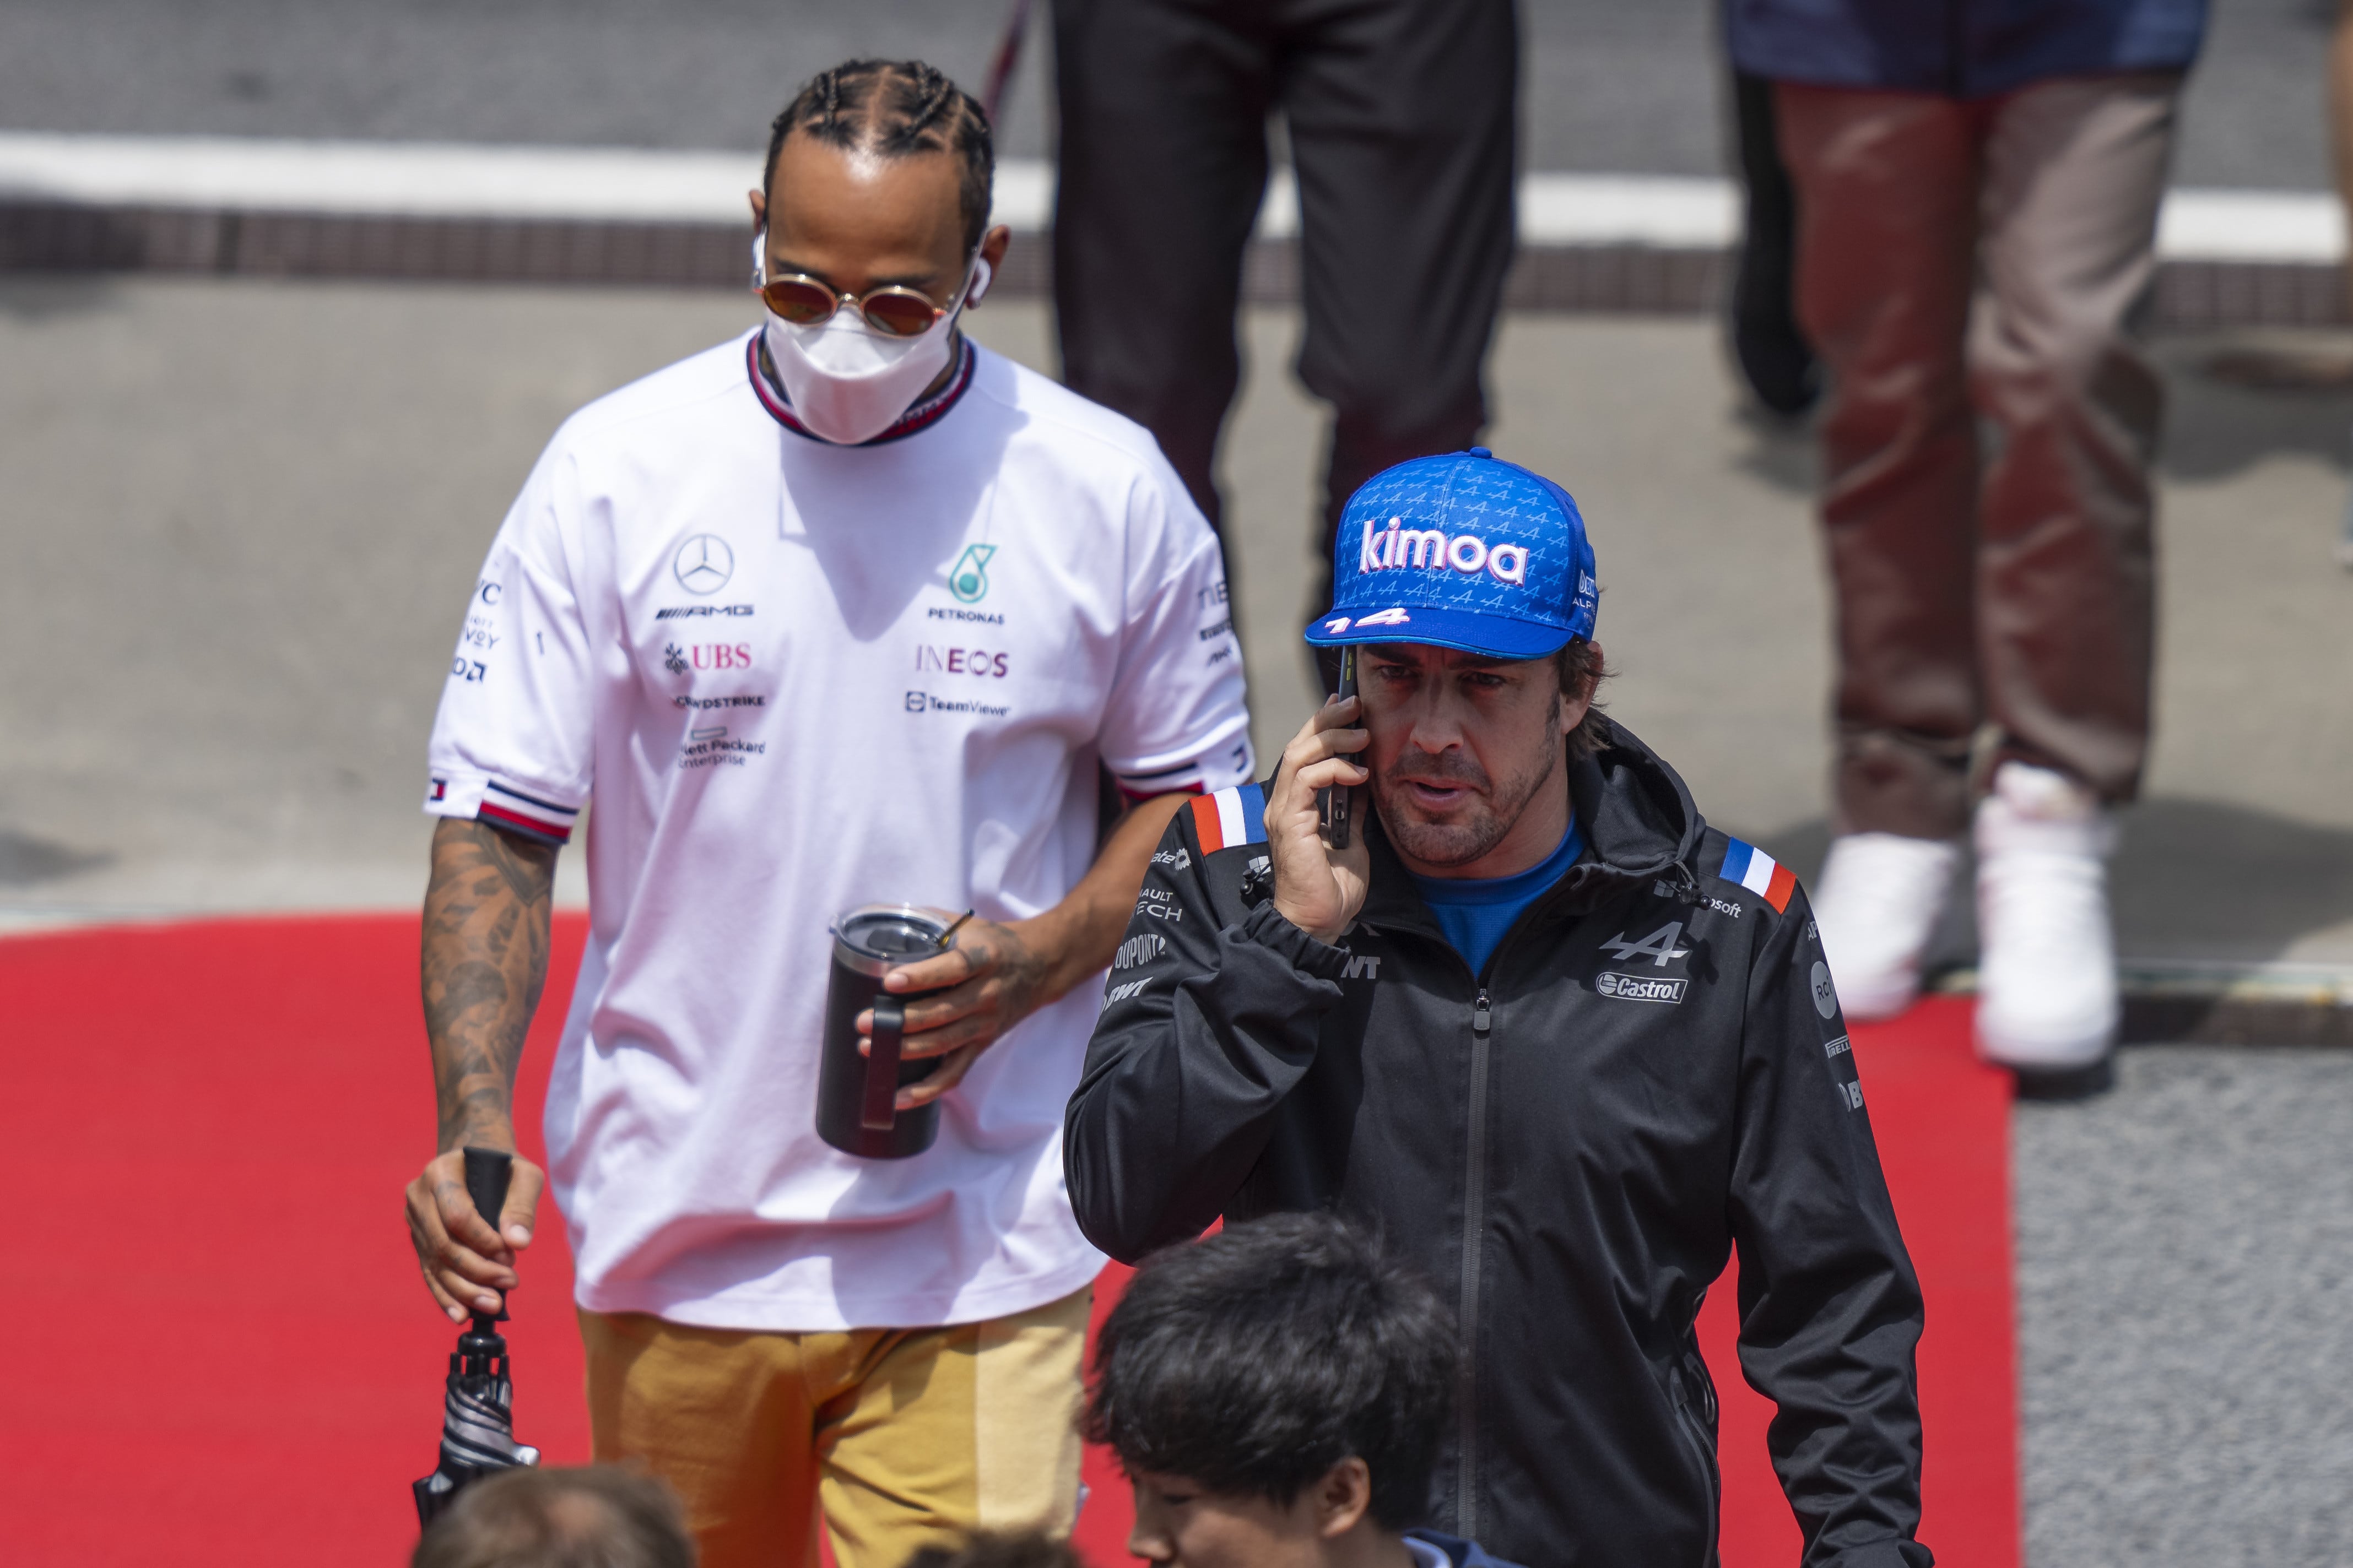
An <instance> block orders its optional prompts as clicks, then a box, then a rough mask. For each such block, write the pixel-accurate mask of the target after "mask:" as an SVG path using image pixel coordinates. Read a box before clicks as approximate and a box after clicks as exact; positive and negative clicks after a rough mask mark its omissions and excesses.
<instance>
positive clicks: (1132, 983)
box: [1063, 447, 1931, 1568]
mask: <svg viewBox="0 0 2353 1568" xmlns="http://www.w3.org/2000/svg"><path fill="white" fill-rule="evenodd" d="M1334 568H1335V581H1336V591H1335V600H1336V602H1335V604H1334V605H1333V606H1332V609H1331V612H1330V613H1329V614H1328V615H1327V616H1324V618H1322V619H1321V620H1319V621H1317V622H1316V623H1315V624H1314V626H1312V627H1311V628H1310V629H1309V631H1308V633H1307V637H1308V640H1309V641H1310V642H1311V643H1314V644H1317V645H1319V646H1325V647H1342V648H1345V649H1348V650H1351V651H1352V652H1353V653H1354V654H1355V656H1356V658H1357V659H1358V660H1359V661H1360V687H1361V694H1360V695H1359V696H1356V697H1342V698H1339V699H1336V700H1333V701H1331V702H1329V703H1327V704H1326V705H1325V706H1324V709H1323V710H1321V711H1320V712H1318V713H1317V714H1315V715H1314V717H1313V718H1312V719H1310V720H1309V721H1308V722H1307V723H1306V724H1305V725H1304V726H1303V727H1302V729H1301V730H1300V731H1299V733H1298V735H1297V736H1296V737H1295V738H1294V739H1293V741H1292V742H1291V745H1290V747H1289V748H1288V749H1287V750H1286V751H1285V752H1284V753H1283V758H1282V764H1281V766H1280V767H1279V768H1278V769H1277V771H1276V773H1275V775H1274V777H1273V778H1272V779H1271V780H1270V781H1268V782H1267V783H1265V784H1246V785H1243V786H1241V787H1240V788H1238V789H1229V790H1221V791H1219V792H1218V793H1217V794H1216V795H1205V796H1203V797H1201V798H1199V799H1198V800H1196V801H1195V802H1194V803H1193V805H1191V806H1190V807H1189V808H1187V809H1186V810H1183V811H1180V812H1179V813H1178V814H1177V816H1176V821H1175V823H1174V825H1173V826H1171V827H1170V828H1169V830H1168V833H1167V835H1166V837H1164V838H1163V839H1162V840H1161V844H1160V850H1159V853H1158V854H1156V855H1155V856H1154V858H1153V865H1152V868H1151V870H1150V872H1149V873H1148V874H1147V876H1146V878H1145V884H1144V889H1143V897H1142V898H1141V899H1140V900H1138V902H1137V905H1136V912H1135V916H1134V920H1133V921H1131V922H1130V924H1129V926H1128V930H1127V935H1126V941H1125V942H1124V944H1123V945H1122V946H1121V948H1120V950H1119V954H1118V958H1117V960H1116V965H1115V967H1114V969H1113V973H1112V975H1111V979H1110V983H1109V986H1108V989H1107V991H1106V993H1105V999H1104V1007H1103V1016H1102V1017H1101V1019H1100V1020H1099V1021H1098V1022H1097V1024H1096V1026H1095V1034H1094V1039H1093V1041H1092V1044H1091V1046H1090V1047H1089V1049H1088V1054H1087V1068H1086V1073H1085V1076H1084V1078H1083V1079H1082V1081H1081V1083H1080V1086H1079V1089H1078V1091H1077V1093H1076V1094H1075V1095H1074V1096H1072V1098H1071V1106H1070V1110H1069V1112H1068V1114H1067V1116H1066V1117H1065V1120H1064V1126H1063V1158H1064V1168H1065V1171H1066V1173H1067V1174H1068V1178H1069V1185H1070V1192H1071V1203H1072V1205H1073V1207H1074V1208H1075V1209H1076V1211H1077V1214H1078V1218H1079V1224H1080V1226H1081V1228H1082V1229H1083V1230H1084V1231H1085V1232H1086V1233H1087V1236H1088V1237H1089V1239H1091V1240H1092V1241H1093V1242H1094V1243H1095V1245H1097V1246H1098V1247H1102V1248H1103V1250H1104V1251H1106V1252H1109V1253H1111V1254H1113V1256H1115V1257H1118V1258H1125V1259H1131V1260H1132V1259H1134V1258H1140V1257H1142V1256H1143V1255H1144V1254H1145V1253H1148V1252H1150V1251H1152V1250H1153V1249H1155V1248H1156V1247H1163V1246H1166V1245H1168V1244H1170V1243H1173V1242H1177V1241H1181V1240H1184V1239H1187V1238H1188V1237H1193V1236H1195V1235H1197V1234H1198V1233H1199V1232H1200V1231H1201V1229H1202V1228H1203V1227H1204V1226H1208V1224H1209V1223H1210V1222H1211V1221H1213V1220H1215V1219H1217V1218H1218V1217H1219V1215H1224V1216H1225V1217H1227V1218H1228V1219H1230V1220H1236V1221H1240V1220H1244V1219H1249V1218H1251V1217H1254V1216H1256V1215H1262V1214H1267V1213H1271V1212H1278V1211H1287V1210H1314V1209H1335V1210H1337V1211H1338V1212H1339V1213H1340V1214H1341V1215H1345V1216H1346V1217H1349V1218H1352V1219H1355V1220H1356V1221H1358V1222H1359V1223H1362V1224H1365V1225H1366V1226H1368V1227H1369V1228H1371V1229H1373V1230H1374V1231H1375V1232H1377V1233H1378V1234H1380V1235H1382V1236H1384V1237H1386V1239H1387V1241H1388V1245H1389V1246H1390V1247H1393V1248H1395V1249H1396V1250H1397V1252H1398V1254H1399V1255H1400V1256H1402V1257H1404V1258H1407V1259H1408V1260H1409V1261H1411V1262H1412V1263H1414V1264H1415V1265H1416V1266H1417V1267H1419V1268H1421V1269H1422V1270H1423V1271H1425V1272H1426V1273H1428V1274H1429V1275H1430V1277H1431V1278H1432V1279H1435V1280H1438V1281H1440V1283H1441V1285H1442V1286H1443V1287H1444V1288H1445V1289H1446V1290H1447V1291H1448V1293H1449V1294H1450V1295H1451V1296H1453V1297H1454V1305H1455V1309H1456V1317H1457V1321H1458V1323H1459V1325H1460V1330H1461V1336H1462V1340H1461V1345H1462V1357H1463V1364H1464V1368H1465V1371H1464V1383H1463V1396H1462V1399H1461V1407H1460V1408H1461V1414H1460V1416H1459V1421H1458V1425H1457V1428H1456V1430H1455V1431H1453V1432H1451V1433H1450V1434H1449V1435H1448V1441H1447V1446H1446V1454H1445V1458H1444V1459H1443V1461H1442V1463H1441V1466H1440V1480H1439V1486H1438V1490H1437V1495H1436V1496H1434V1497H1433V1499H1432V1507H1433V1509H1434V1510H1435V1515H1436V1517H1435V1519H1434V1521H1433V1522H1435V1523H1436V1524H1437V1525H1438V1526H1439V1527H1440V1528H1441V1529H1444V1530H1446V1531H1450V1532H1451V1533H1452V1534H1455V1535H1459V1536H1461V1537H1464V1538H1466V1539H1472V1538H1475V1539H1477V1540H1479V1541H1480V1542H1482V1543H1483V1544H1484V1545H1486V1547H1487V1548H1488V1549H1489V1550H1491V1551H1493V1552H1495V1553H1496V1554H1498V1555H1499V1556H1503V1557H1505V1558H1509V1559H1511V1560H1514V1561H1516V1562H1522V1563H1608V1564H1619V1563H1623V1564H1628V1565H1632V1564H1651V1563H1670V1562H1672V1563H1704V1562H1709V1561H1712V1560H1713V1557H1714V1553H1715V1530H1716V1497H1717V1479H1716V1473H1715V1388H1714V1385H1713V1384H1712V1383H1711V1382H1710V1380H1709V1376H1708V1371H1707V1367H1706V1365H1705V1363H1704V1362H1703V1361H1702V1359H1701V1356H1700V1352H1699V1349H1698V1344H1697V1342H1696V1339H1695V1337H1694V1321H1695V1319H1696V1318H1697V1316H1698V1313H1699V1306H1700V1300H1701V1298H1702V1296H1703V1294H1704V1292H1705V1290H1706V1289H1707V1287H1708V1285H1709V1284H1710V1282H1711V1281H1713V1280H1714V1279H1715V1278H1716V1276H1717V1275H1718V1274H1719V1273H1721V1272H1722V1271H1723V1269H1724V1267H1725V1262H1726V1260H1727V1258H1729V1257H1730V1256H1731V1255H1732V1253H1733V1251H1734V1249H1735V1248H1737V1249H1738V1252H1739V1255H1740V1259H1741V1263H1740V1275H1739V1292H1740V1296H1739V1303H1740V1320H1741V1361H1742V1368H1743V1371H1744V1372H1745V1373H1746V1375H1747V1378H1748V1380H1749V1381H1750V1382H1751V1383H1752V1384H1755V1385H1756V1386H1757V1387H1758V1388H1759V1389H1761V1390H1763V1391H1764V1393H1765V1394H1767V1395H1768V1396H1769V1397H1770V1398H1772V1399H1773V1400H1774V1401H1775V1402H1776V1403H1777V1404H1778V1406H1779V1416H1778V1419H1777V1420H1776V1421H1775V1422H1774V1423H1773V1426H1772V1427H1771V1430H1770V1433H1769V1436H1768V1442H1769V1445H1770V1447H1771V1449H1772V1455H1773V1460H1774V1464H1775V1467H1776V1468H1777V1469H1778V1472H1779V1475H1780V1478H1781V1481H1782V1485H1783V1486H1784V1488H1785V1489H1787V1491H1788V1497H1789V1500H1790V1506H1791V1508H1792V1509H1793V1510H1794V1511H1795V1512H1796V1514H1797V1517H1798V1522H1799V1528H1800V1529H1801V1530H1802V1531H1803V1532H1804V1534H1805V1537H1806V1552H1805V1562H1806V1563H1808V1564H1829V1563H1837V1564H1841V1568H1899V1565H1905V1568H1925V1565H1926V1564H1927V1563H1929V1562H1930V1561H1931V1559H1930V1556H1929V1553H1928V1552H1927V1550H1926V1548H1924V1547H1922V1546H1921V1545H1919V1544H1918V1543H1917V1542H1915V1541H1914V1540H1913V1534H1914V1531H1915V1527H1916V1525H1917V1523H1918V1520H1919V1506H1920V1489H1919V1478H1920V1419H1919V1406H1918V1401H1917V1397H1916V1390H1915V1376H1914V1368H1913V1351H1914V1347H1915V1343H1916V1342H1917V1340H1918V1338H1919V1333H1920V1325H1921V1303H1920V1290H1919V1284H1918V1281H1917V1279H1916V1278H1915V1275H1914V1273H1913V1270H1912V1265H1911V1261H1910V1259H1909V1258H1908V1257H1907V1256H1906V1254H1905V1248H1904V1240H1903V1237H1902V1236H1901V1235H1900V1234H1899V1233H1898V1232H1897V1229H1896V1224H1895V1215H1894V1210H1893V1209H1892V1207H1891V1206H1890V1205H1889V1202H1888V1197H1887V1188H1886V1184H1885V1183H1884V1181H1883V1179H1882V1177H1881V1174H1880V1169H1879V1157H1878V1152H1877V1151H1876V1149H1875V1148H1874V1147H1873V1142H1872V1136H1871V1123H1870V1119H1869V1115H1868V1113H1867V1112H1866V1111H1865V1110H1864V1109H1863V1102H1862V1086H1861V1084H1860V1082H1859V1081H1858V1080H1857V1078H1856V1074H1855V1067H1854V1058H1853V1055H1852V1053H1851V1052H1850V1051H1849V1050H1848V1048H1847V1039H1846V1032H1845V1026H1844V1024H1843V1023H1842V1021H1841V1016H1840V1011H1839V1004H1838V995H1837V993H1836V991H1835V989H1834V988H1833V986H1832V984H1831V977H1830V971H1829V968H1828V967H1827V965H1826V964H1825V963H1824V961H1823V959H1822V953H1821V947H1820V942H1819V940H1818V939H1817V936H1816V933H1815V930H1814V925H1813V921H1812V920H1811V919H1810V915H1809V911H1808V909H1807V905H1806V899H1805V894H1804V893H1803V891H1802V890H1800V889H1799V888H1798V886H1797V883H1796V880H1795V879H1794V878H1792V877H1791V876H1790V874H1789V872H1788V869H1787V868H1784V867H1781V866H1778V865H1777V864H1776V863H1775V862H1774V861H1773V859H1772V858H1771V857H1769V856H1767V855H1766V854H1765V853H1764V851H1762V850H1760V849H1757V848H1756V847H1753V846H1751V845H1747V844H1744V843H1742V842H1740V841H1739V840H1738V839H1736V838H1732V837H1728V836H1727V835H1725V834H1724V833H1722V832H1720V831H1718V830H1716V829H1714V828H1711V827H1709V826H1707V825H1706V823H1705V822H1704V820H1703V819H1702V818H1701V816H1700V814H1699V812H1698V810H1697V809H1696V808H1695V807H1694V805H1693V803H1692V799H1691V795H1690V794H1689V792H1688V791H1686V790H1685V788H1684V787H1683V781H1682V780H1681V779H1679V778H1678V777H1677V776H1676V775H1675V773H1673V771H1672V770H1671V769H1670V768H1669V767H1668V766H1667V765H1666V764H1665V763H1662V762H1661V761H1660V760H1659V759H1658V758H1657V757H1655V756H1653V755H1652V754H1651V752H1650V751H1649V750H1648V749H1647V748H1646V747H1644V746H1643V745H1642V743H1641V742H1639V741H1637V740H1636V739H1635V738H1634V737H1633V736H1632V735H1631V734H1630V733H1628V732H1627V731H1626V730H1625V729H1624V728H1623V727H1621V726H1620V725H1619V724H1617V723H1616V722H1614V721H1611V720H1609V719H1608V718H1606V717H1604V716H1603V715H1602V714H1601V713H1600V712H1599V711H1598V710H1596V709H1595V708H1594V706H1593V690H1594V686H1595V684H1596V682H1597V681H1598V680H1599V679H1600V677H1601V675H1602V673H1603V663H1602V658H1601V650H1600V648H1599V646H1598V645H1596V644H1595V643H1594V642H1593V641H1592V640H1591V638H1592V633H1593V621H1594V609H1595V601H1596V594H1597V590H1596V587H1595V584H1594V566H1593V552H1592V548H1591V546H1590V545H1589V544H1588V542H1587V540H1586V536H1585V527H1584V521H1583V520H1582V519H1581V518H1580V517H1579V515H1578V513H1577V503H1576V502H1575V501H1574V500H1571V499H1570V498H1569V496H1568V495H1567V492H1566V491H1564V490H1562V489H1560V488H1559V487H1558V486H1557V485H1555V484H1553V483H1552V482H1551V481H1549V480H1547V479H1543V478H1541V477H1539V476H1537V475H1535V474H1533V473H1530V472H1528V471H1527V470H1526V469H1525V468H1519V467H1517V466H1515V465H1514V464H1511V463H1506V462H1502V461H1499V460H1497V459H1495V458H1492V457H1491V456H1489V454H1488V453H1487V452H1486V451H1485V450H1484V449H1482V448H1478V447H1473V448H1472V450H1471V451H1470V452H1469V453H1467V454H1462V453H1457V454H1451V455H1449V456H1446V457H1440V458H1420V459H1418V460H1416V461H1413V462H1409V463H1404V464H1400V465H1399V466H1398V467H1397V468H1390V469H1388V471H1386V472H1384V473H1382V474H1379V475H1377V476H1376V477H1375V478H1374V479H1371V480H1370V481H1369V482H1367V483H1366V485H1365V486H1364V487H1363V488H1362V489H1359V490H1358V491H1357V492H1356V495H1355V496H1354V497H1353V498H1352V499H1351V500H1350V501H1349V503H1348V507H1347V510H1346V512H1345V517H1344V519H1343V526H1342V529H1341V534H1340V539H1339V542H1338V545H1337V548H1336V551H1335V561H1334ZM1327 789H1328V790H1332V791H1334V792H1335V793H1336V794H1338V795H1340V796H1341V797H1342V798H1343V799H1345V800H1347V801H1349V803H1350V805H1351V807H1352V809H1351V811H1350V813H1349V816H1350V818H1351V822H1352V825H1353V827H1354V831H1352V832H1347V833H1345V836H1344V834H1343V832H1342V831H1341V830H1339V829H1337V828H1336V827H1335V828H1333V829H1329V830H1326V829H1325V828H1324V827H1323V826H1321V823H1322V814H1321V813H1320V812H1319V807H1318V802H1317V794H1318V792H1319V791H1320V790H1327ZM1367 808H1368V809H1367Z"/></svg>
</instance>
